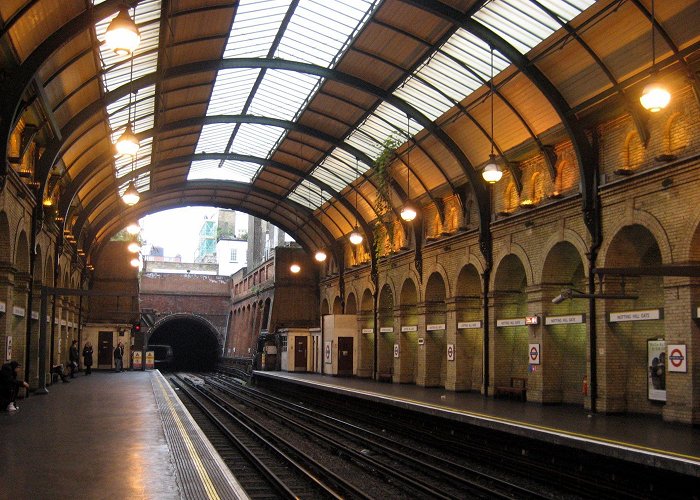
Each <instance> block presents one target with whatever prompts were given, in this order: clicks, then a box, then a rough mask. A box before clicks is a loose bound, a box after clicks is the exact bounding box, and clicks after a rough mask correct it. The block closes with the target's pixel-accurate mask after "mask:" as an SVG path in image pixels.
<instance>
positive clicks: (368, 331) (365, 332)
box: [362, 328, 374, 335]
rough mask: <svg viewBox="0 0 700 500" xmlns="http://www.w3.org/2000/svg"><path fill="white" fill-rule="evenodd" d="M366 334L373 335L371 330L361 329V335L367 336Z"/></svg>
mask: <svg viewBox="0 0 700 500" xmlns="http://www.w3.org/2000/svg"><path fill="white" fill-rule="evenodd" d="M368 333H374V330H372V329H371V328H363V329H362V334H363V335H367V334H368Z"/></svg>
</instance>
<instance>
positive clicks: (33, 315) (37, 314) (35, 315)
mask: <svg viewBox="0 0 700 500" xmlns="http://www.w3.org/2000/svg"><path fill="white" fill-rule="evenodd" d="M32 319H34V320H37V319H39V311H32Z"/></svg>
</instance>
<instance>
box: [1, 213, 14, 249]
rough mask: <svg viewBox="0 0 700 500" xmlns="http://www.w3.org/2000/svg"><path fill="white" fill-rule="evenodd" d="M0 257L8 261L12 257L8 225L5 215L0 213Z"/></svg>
mask: <svg viewBox="0 0 700 500" xmlns="http://www.w3.org/2000/svg"><path fill="white" fill-rule="evenodd" d="M0 255H2V257H0V258H4V259H8V260H9V259H10V256H11V255H12V245H11V242H10V223H9V221H8V219H7V214H6V213H5V212H4V211H0Z"/></svg>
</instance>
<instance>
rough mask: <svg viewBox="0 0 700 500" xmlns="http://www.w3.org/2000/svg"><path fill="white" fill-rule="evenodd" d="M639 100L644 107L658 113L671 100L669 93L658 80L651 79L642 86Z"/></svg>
mask: <svg viewBox="0 0 700 500" xmlns="http://www.w3.org/2000/svg"><path fill="white" fill-rule="evenodd" d="M639 102H641V103H642V106H643V107H644V109H646V110H649V111H651V112H652V113H658V112H659V111H661V110H662V109H664V108H665V107H666V106H668V103H669V102H671V93H670V92H669V91H668V89H667V88H666V87H665V86H663V85H661V83H659V82H658V81H652V82H651V83H649V84H648V85H647V86H646V87H644V90H643V91H642V95H641V97H640V98H639Z"/></svg>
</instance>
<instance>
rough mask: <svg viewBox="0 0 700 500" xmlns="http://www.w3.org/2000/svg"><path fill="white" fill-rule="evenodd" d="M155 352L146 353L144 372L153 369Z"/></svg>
mask: <svg viewBox="0 0 700 500" xmlns="http://www.w3.org/2000/svg"><path fill="white" fill-rule="evenodd" d="M155 361H156V355H155V351H146V370H153V368H154V367H155Z"/></svg>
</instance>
